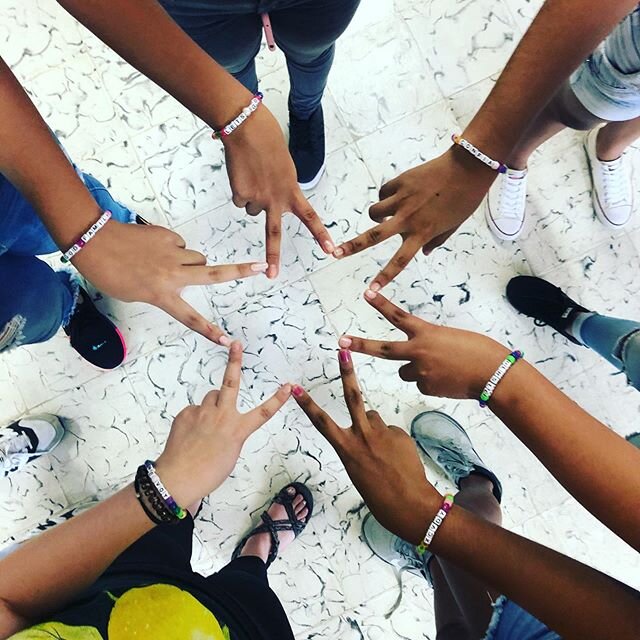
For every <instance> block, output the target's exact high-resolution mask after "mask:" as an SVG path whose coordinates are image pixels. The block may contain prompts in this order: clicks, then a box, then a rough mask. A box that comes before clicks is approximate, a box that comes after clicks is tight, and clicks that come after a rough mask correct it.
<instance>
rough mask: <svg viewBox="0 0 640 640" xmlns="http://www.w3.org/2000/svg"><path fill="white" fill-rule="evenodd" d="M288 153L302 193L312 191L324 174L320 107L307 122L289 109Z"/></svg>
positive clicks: (322, 130)
mask: <svg viewBox="0 0 640 640" xmlns="http://www.w3.org/2000/svg"><path fill="white" fill-rule="evenodd" d="M289 153H290V154H291V157H292V158H293V164H295V165H296V171H297V172H298V184H299V185H300V188H301V189H302V190H303V191H308V190H309V189H313V188H314V187H315V186H316V185H317V184H318V182H320V178H322V174H323V173H324V168H325V164H324V156H325V147H324V115H323V112H322V105H320V106H319V107H318V108H317V109H316V110H315V111H314V112H313V114H312V115H311V117H310V118H309V119H308V120H301V119H300V118H298V117H297V116H295V115H294V114H293V112H292V111H291V108H289Z"/></svg>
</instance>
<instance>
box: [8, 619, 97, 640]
mask: <svg viewBox="0 0 640 640" xmlns="http://www.w3.org/2000/svg"><path fill="white" fill-rule="evenodd" d="M10 640H103V638H102V636H101V635H100V633H99V631H98V630H97V629H96V628H95V627H70V626H69V625H66V624H62V623H61V622H44V623H42V624H39V625H37V626H35V627H31V629H26V630H25V631H21V632H20V633H16V635H14V636H11V638H10Z"/></svg>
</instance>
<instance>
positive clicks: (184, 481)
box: [153, 454, 202, 509]
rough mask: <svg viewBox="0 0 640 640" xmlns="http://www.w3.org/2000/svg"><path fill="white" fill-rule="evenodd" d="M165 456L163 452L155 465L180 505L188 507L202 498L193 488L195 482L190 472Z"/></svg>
mask: <svg viewBox="0 0 640 640" xmlns="http://www.w3.org/2000/svg"><path fill="white" fill-rule="evenodd" d="M163 456H164V454H161V455H160V457H159V458H158V459H157V460H156V461H155V462H154V463H153V465H154V467H155V469H156V473H157V474H158V476H159V477H160V480H161V481H162V484H164V486H165V487H166V488H167V491H168V492H169V493H170V494H171V496H172V497H173V499H174V500H175V501H176V502H177V503H178V505H179V506H181V507H182V508H183V509H186V508H187V507H188V506H189V505H191V504H193V503H194V502H196V501H198V500H201V499H202V496H201V495H196V492H195V491H194V490H193V486H194V484H195V483H194V482H193V480H192V479H191V480H190V474H189V472H188V471H185V470H183V469H181V468H180V467H179V465H177V464H175V463H173V462H172V461H171V460H167V459H166V458H164V457H163Z"/></svg>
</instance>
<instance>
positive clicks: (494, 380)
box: [480, 351, 524, 407]
mask: <svg viewBox="0 0 640 640" xmlns="http://www.w3.org/2000/svg"><path fill="white" fill-rule="evenodd" d="M523 357H524V352H522V351H512V352H511V353H510V354H509V355H508V356H507V357H506V358H505V359H504V360H503V361H502V364H501V365H500V366H499V367H498V369H497V371H496V372H495V373H494V374H493V375H492V376H491V377H490V378H489V382H487V384H486V385H485V388H484V390H483V391H482V393H481V394H480V406H481V407H486V406H487V402H489V399H490V398H491V396H492V394H493V392H494V390H495V388H496V387H497V386H498V382H500V380H502V378H504V376H505V374H506V373H507V371H509V369H511V367H512V366H513V365H514V364H515V363H516V362H518V360H520V359H521V358H523Z"/></svg>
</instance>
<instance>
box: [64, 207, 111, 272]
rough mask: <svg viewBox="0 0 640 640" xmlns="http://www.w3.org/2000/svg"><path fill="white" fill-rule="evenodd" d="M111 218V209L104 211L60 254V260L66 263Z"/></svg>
mask: <svg viewBox="0 0 640 640" xmlns="http://www.w3.org/2000/svg"><path fill="white" fill-rule="evenodd" d="M110 219H111V211H105V212H104V213H103V214H102V215H101V216H100V217H99V218H98V220H97V221H96V222H94V223H93V224H92V225H91V227H89V229H88V230H87V231H85V232H84V233H83V234H82V235H81V236H80V238H79V239H78V240H77V241H76V242H74V243H73V245H72V246H71V247H70V248H69V249H67V251H65V252H64V253H63V254H62V257H61V258H60V261H61V262H64V263H67V262H69V260H71V258H73V256H75V255H76V254H77V253H78V252H79V251H81V250H82V248H83V247H84V246H85V245H86V244H87V242H89V240H91V239H92V238H93V237H94V236H95V235H96V233H98V231H100V229H102V227H104V225H105V224H107V222H109V220H110Z"/></svg>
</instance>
